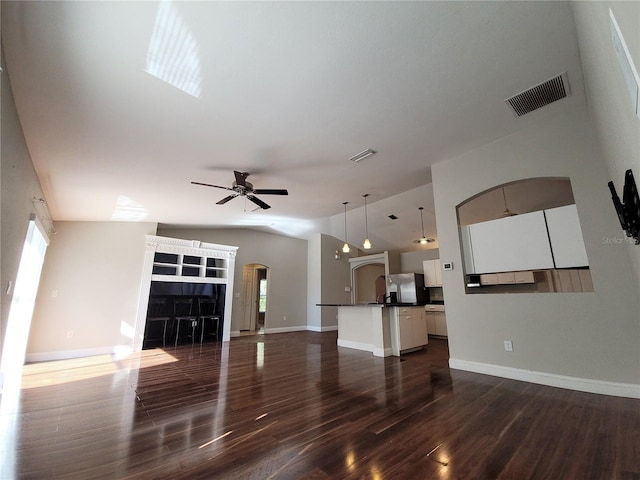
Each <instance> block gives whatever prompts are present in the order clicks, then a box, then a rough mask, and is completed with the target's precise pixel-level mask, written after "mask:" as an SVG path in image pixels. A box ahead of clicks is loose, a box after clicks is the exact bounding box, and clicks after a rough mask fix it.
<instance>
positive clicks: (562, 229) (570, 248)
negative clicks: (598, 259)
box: [544, 204, 589, 268]
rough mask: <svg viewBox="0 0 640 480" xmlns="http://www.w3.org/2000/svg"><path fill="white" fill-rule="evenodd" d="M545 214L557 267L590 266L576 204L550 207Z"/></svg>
mask: <svg viewBox="0 0 640 480" xmlns="http://www.w3.org/2000/svg"><path fill="white" fill-rule="evenodd" d="M544 215H545V218H546V220H547V229H548V230H549V240H550V241H551V249H552V250H553V260H554V262H555V266H556V268H572V267H587V266H589V260H588V259H587V251H586V250H585V247H584V239H583V237H582V229H581V228H580V220H579V219H578V209H577V208H576V206H575V204H574V205H566V206H564V207H558V208H550V209H548V210H545V211H544Z"/></svg>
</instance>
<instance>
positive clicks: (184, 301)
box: [173, 298, 198, 347]
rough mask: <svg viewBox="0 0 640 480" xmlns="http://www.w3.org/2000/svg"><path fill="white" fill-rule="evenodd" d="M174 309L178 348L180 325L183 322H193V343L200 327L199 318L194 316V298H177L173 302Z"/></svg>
mask: <svg viewBox="0 0 640 480" xmlns="http://www.w3.org/2000/svg"><path fill="white" fill-rule="evenodd" d="M173 308H174V318H175V320H176V347H177V346H178V338H180V324H181V323H182V322H191V343H193V342H194V341H195V333H196V326H197V325H198V316H197V315H193V314H192V311H193V298H176V300H175V301H174V302H173Z"/></svg>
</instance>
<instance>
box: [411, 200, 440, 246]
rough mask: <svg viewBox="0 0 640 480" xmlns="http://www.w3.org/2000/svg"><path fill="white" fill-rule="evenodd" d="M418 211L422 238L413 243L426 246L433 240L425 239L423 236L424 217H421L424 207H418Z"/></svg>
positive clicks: (433, 240)
mask: <svg viewBox="0 0 640 480" xmlns="http://www.w3.org/2000/svg"><path fill="white" fill-rule="evenodd" d="M418 210H420V223H421V224H422V237H420V238H418V239H416V240H414V241H413V243H419V244H420V245H426V244H427V243H431V242H435V239H433V238H427V237H425V235H424V217H423V216H422V210H424V207H418Z"/></svg>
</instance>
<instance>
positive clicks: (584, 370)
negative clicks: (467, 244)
mask: <svg viewBox="0 0 640 480" xmlns="http://www.w3.org/2000/svg"><path fill="white" fill-rule="evenodd" d="M585 108H586V107H585ZM565 110H568V108H567V109H565ZM558 111H559V112H562V109H559V110H558ZM432 174H433V183H434V198H435V206H436V217H437V227H438V236H439V238H440V258H444V259H447V260H452V261H453V262H454V265H456V266H457V268H455V269H454V270H453V271H448V272H443V283H444V286H443V288H444V293H445V298H446V299H447V324H448V330H449V349H450V354H451V363H452V365H454V364H456V362H458V361H461V362H471V363H472V364H476V365H485V366H486V365H494V366H500V367H507V368H512V369H517V370H519V371H520V372H525V371H535V372H545V373H547V374H552V375H558V376H562V377H576V378H580V379H593V380H598V381H603V382H617V383H621V384H631V385H632V386H633V387H632V389H635V390H634V391H636V392H640V390H638V388H637V387H638V386H640V348H639V339H640V322H639V321H638V318H639V313H640V301H639V299H638V283H637V282H636V281H635V280H634V277H633V274H632V271H631V268H630V266H629V256H628V252H627V249H626V248H625V247H623V246H618V245H611V244H606V243H604V242H603V241H602V239H603V238H605V237H611V236H616V235H619V229H620V227H619V224H618V221H617V217H616V215H615V212H614V211H613V210H612V207H611V199H610V196H609V191H608V189H607V174H606V171H605V167H604V163H603V159H602V155H601V154H600V146H599V144H598V142H597V140H596V139H595V135H594V129H593V127H592V125H591V123H590V121H589V114H588V112H587V111H586V110H585V109H583V108H582V107H576V108H575V111H574V112H573V113H564V114H563V113H558V114H556V116H555V117H553V118H552V120H551V121H548V122H546V123H545V124H538V125H536V126H533V127H531V128H527V129H525V130H522V131H519V132H517V133H515V134H513V135H511V136H509V137H506V138H504V139H501V140H499V141H496V142H494V143H492V144H490V145H486V146H484V147H481V148H478V149H475V150H473V151H471V152H468V153H466V154H464V155H462V156H460V157H458V158H455V159H451V160H448V161H445V162H442V163H438V164H436V165H434V166H433V168H432ZM540 176H551V177H569V178H570V179H571V184H572V187H573V192H574V196H575V199H576V204H577V207H578V215H579V217H580V224H581V226H582V229H583V235H584V239H585V246H586V249H587V255H588V257H589V263H590V266H591V273H592V276H593V282H594V288H595V292H593V293H567V294H541V293H538V294H499V295H488V294H487V295H479V294H473V295H471V294H465V288H464V278H463V270H462V268H460V266H461V265H462V263H461V262H462V253H461V249H460V243H459V237H458V225H457V217H456V206H457V205H458V204H460V203H461V202H463V201H464V200H466V199H467V198H469V197H471V196H473V195H475V194H477V193H479V192H482V191H484V190H487V189H488V188H491V187H493V186H494V185H499V184H502V183H506V182H511V181H515V180H520V179H525V178H530V177H540ZM504 340H512V341H513V347H514V351H513V352H512V353H507V352H505V351H504V348H503V341H504ZM494 370H495V369H494ZM496 374H500V372H498V371H496Z"/></svg>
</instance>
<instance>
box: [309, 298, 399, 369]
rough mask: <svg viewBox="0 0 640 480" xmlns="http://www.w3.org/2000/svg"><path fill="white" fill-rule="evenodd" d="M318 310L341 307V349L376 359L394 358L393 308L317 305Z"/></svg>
mask: <svg viewBox="0 0 640 480" xmlns="http://www.w3.org/2000/svg"><path fill="white" fill-rule="evenodd" d="M316 305H317V306H319V307H338V346H339V347H347V348H354V349H356V350H364V351H367V352H371V353H373V355H375V356H376V357H388V356H389V355H391V354H392V349H391V329H390V326H389V311H390V310H391V309H390V308H382V307H384V306H386V305H385V304H383V303H365V304H352V303H347V304H338V303H318V304H316Z"/></svg>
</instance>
